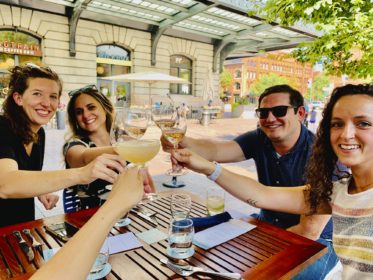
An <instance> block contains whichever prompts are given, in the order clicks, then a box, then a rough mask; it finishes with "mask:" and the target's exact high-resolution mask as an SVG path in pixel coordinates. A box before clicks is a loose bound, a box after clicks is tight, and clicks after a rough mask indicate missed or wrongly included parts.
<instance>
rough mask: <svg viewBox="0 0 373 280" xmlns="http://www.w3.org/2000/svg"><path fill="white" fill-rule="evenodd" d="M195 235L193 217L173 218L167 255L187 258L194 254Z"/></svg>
mask: <svg viewBox="0 0 373 280" xmlns="http://www.w3.org/2000/svg"><path fill="white" fill-rule="evenodd" d="M193 236H194V226H193V221H192V220H191V219H184V220H174V219H173V220H171V223H170V229H169V233H168V246H167V255H168V256H170V257H171V258H175V259H186V258H189V257H191V256H193V254H194V249H193Z"/></svg>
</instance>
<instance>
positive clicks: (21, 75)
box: [3, 63, 62, 144]
mask: <svg viewBox="0 0 373 280" xmlns="http://www.w3.org/2000/svg"><path fill="white" fill-rule="evenodd" d="M9 72H10V73H11V75H10V81H9V90H8V95H7V97H6V99H5V101H4V104H3V109H4V116H5V117H6V118H7V119H8V120H9V122H10V125H11V127H12V129H13V131H14V133H15V134H16V135H18V136H19V137H20V138H21V139H22V141H23V143H24V144H29V143H31V142H36V141H37V134H35V133H34V132H33V131H32V130H31V127H30V119H29V118H28V116H27V115H26V113H25V111H24V110H23V108H22V107H21V106H18V105H17V103H16V102H15V101H14V99H13V94H14V93H15V92H18V93H19V94H20V95H23V94H24V92H25V91H26V90H27V88H28V87H29V81H30V79H34V78H45V79H49V80H52V81H55V82H56V83H57V84H58V86H59V92H58V97H60V96H61V93H62V81H61V79H60V78H59V77H58V75H57V73H56V72H54V71H52V70H51V69H50V68H49V67H46V66H38V65H35V64H31V63H29V64H26V65H23V66H15V67H13V68H11V69H9Z"/></svg>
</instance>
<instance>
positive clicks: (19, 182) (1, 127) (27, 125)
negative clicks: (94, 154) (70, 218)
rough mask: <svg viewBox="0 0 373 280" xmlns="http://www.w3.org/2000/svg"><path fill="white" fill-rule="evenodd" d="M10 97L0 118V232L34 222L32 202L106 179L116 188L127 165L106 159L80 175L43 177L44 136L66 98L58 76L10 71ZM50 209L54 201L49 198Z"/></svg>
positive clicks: (31, 69)
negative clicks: (1, 227)
mask: <svg viewBox="0 0 373 280" xmlns="http://www.w3.org/2000/svg"><path fill="white" fill-rule="evenodd" d="M10 72H11V77H10V83H9V91H8V96H7V98H6V99H5V101H4V104H3V110H4V114H3V116H0V135H1V137H0V213H2V215H1V217H0V226H6V225H10V224H15V223H20V222H25V221H29V220H33V219H34V217H35V213H34V212H35V211H34V201H33V198H29V197H33V196H39V195H43V194H46V193H49V192H53V191H56V190H59V189H62V188H65V187H68V186H71V185H74V184H79V183H84V184H87V183H90V182H91V181H94V180H96V179H97V178H101V179H104V180H107V181H109V182H114V180H115V179H116V177H117V172H116V171H119V172H120V171H123V170H124V168H123V167H124V165H125V162H124V161H123V160H121V159H120V157H119V156H116V155H105V156H101V157H99V158H97V159H96V160H95V161H93V162H91V163H90V164H88V165H86V166H84V167H82V168H76V169H70V170H60V171H40V170H41V169H42V166H43V157H44V142H45V141H44V138H45V134H44V130H43V128H42V126H43V125H45V124H47V123H48V122H49V120H50V119H51V118H52V117H53V115H54V113H55V112H56V110H57V107H58V103H59V99H60V96H61V92H62V83H61V80H60V79H59V77H58V75H57V74H56V73H55V72H53V71H52V70H51V69H49V68H47V67H39V66H37V65H34V64H28V65H26V66H16V67H14V68H13V69H11V70H10ZM44 198H45V199H44V200H43V204H44V205H45V206H46V208H51V207H53V206H54V205H55V203H56V200H55V199H54V197H50V196H49V197H44Z"/></svg>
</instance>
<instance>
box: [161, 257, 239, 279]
mask: <svg viewBox="0 0 373 280" xmlns="http://www.w3.org/2000/svg"><path fill="white" fill-rule="evenodd" d="M160 261H161V263H163V264H165V265H167V267H168V268H169V269H171V270H172V271H173V272H175V273H176V274H178V275H180V276H183V277H187V276H190V275H192V274H193V273H201V274H204V275H210V276H216V277H219V278H224V279H235V280H240V279H242V276H241V274H239V273H230V272H215V271H210V270H205V269H203V268H201V267H197V266H191V265H178V264H175V263H173V262H171V261H170V260H168V259H160Z"/></svg>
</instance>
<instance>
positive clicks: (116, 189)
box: [107, 167, 144, 210]
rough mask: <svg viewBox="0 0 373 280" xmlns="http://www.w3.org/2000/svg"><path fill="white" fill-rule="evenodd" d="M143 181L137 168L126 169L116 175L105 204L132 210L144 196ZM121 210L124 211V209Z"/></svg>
mask: <svg viewBox="0 0 373 280" xmlns="http://www.w3.org/2000/svg"><path fill="white" fill-rule="evenodd" d="M143 181H144V178H143V176H142V174H141V172H139V168H138V167H132V168H128V169H126V170H125V171H124V172H122V173H121V174H119V175H118V178H117V180H116V181H115V182H114V184H113V189H112V190H111V192H110V194H109V196H108V199H107V202H108V203H115V204H116V205H117V206H118V207H120V205H124V206H127V207H128V205H129V206H130V208H132V207H133V206H135V205H136V204H137V203H138V202H139V201H140V200H141V199H142V196H143V194H144V188H143ZM123 201H126V203H123ZM124 206H123V207H124ZM123 210H126V208H124V209H123Z"/></svg>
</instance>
